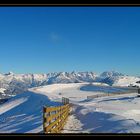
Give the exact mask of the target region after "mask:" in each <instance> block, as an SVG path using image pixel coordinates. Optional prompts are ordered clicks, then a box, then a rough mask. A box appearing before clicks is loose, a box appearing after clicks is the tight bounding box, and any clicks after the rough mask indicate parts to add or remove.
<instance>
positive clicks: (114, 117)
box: [0, 83, 140, 133]
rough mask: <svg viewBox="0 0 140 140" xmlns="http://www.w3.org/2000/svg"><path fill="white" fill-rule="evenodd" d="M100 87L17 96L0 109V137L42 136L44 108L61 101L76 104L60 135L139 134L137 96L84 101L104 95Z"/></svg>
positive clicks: (64, 87) (53, 88) (50, 88)
mask: <svg viewBox="0 0 140 140" xmlns="http://www.w3.org/2000/svg"><path fill="white" fill-rule="evenodd" d="M101 86H102V83H100V84H99V83H98V84H97V83H96V84H95V85H94V84H90V83H70V84H52V85H47V86H41V87H36V88H32V89H30V90H29V91H27V92H25V93H22V94H18V95H16V96H15V97H13V98H11V99H10V100H9V101H8V102H6V103H4V104H3V105H0V133H41V132H42V130H43V126H42V110H43V106H44V105H47V106H55V105H60V103H59V102H61V99H62V97H67V98H69V99H70V102H71V103H73V104H75V106H74V108H73V109H72V115H71V116H70V117H69V118H68V121H67V123H66V126H65V128H64V130H63V133H101V132H103V133H130V132H140V125H139V122H140V119H139V115H140V112H139V106H140V98H137V97H136V93H132V94H125V95H116V96H109V97H100V98H97V99H93V100H87V96H89V95H97V94H106V93H104V88H102V90H101ZM104 86H106V87H109V86H107V85H105V84H104ZM83 88H84V90H83ZM97 88H99V89H100V92H97V91H96V89H97ZM89 89H90V90H89ZM107 89H108V90H110V89H109V88H107ZM107 89H106V90H107ZM114 90H115V89H114ZM59 93H61V94H59ZM58 101H59V102H58Z"/></svg>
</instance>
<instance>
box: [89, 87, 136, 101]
mask: <svg viewBox="0 0 140 140" xmlns="http://www.w3.org/2000/svg"><path fill="white" fill-rule="evenodd" d="M134 92H137V90H136V89H134V90H129V91H124V92H114V93H104V94H98V95H91V96H87V99H93V98H98V97H106V96H114V95H122V94H129V93H134Z"/></svg>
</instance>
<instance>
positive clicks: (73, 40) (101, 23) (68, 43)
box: [0, 7, 140, 75]
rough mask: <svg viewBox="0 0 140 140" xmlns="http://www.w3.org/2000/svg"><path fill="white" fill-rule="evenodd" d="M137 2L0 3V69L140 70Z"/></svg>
mask: <svg viewBox="0 0 140 140" xmlns="http://www.w3.org/2000/svg"><path fill="white" fill-rule="evenodd" d="M139 61H140V7H0V72H1V73H5V72H8V71H13V72H15V73H48V72H59V71H68V72H71V71H73V70H75V71H94V72H96V73H101V72H103V71H106V70H116V71H119V72H122V73H124V74H129V75H140V63H139Z"/></svg>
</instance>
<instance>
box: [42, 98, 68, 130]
mask: <svg viewBox="0 0 140 140" xmlns="http://www.w3.org/2000/svg"><path fill="white" fill-rule="evenodd" d="M67 101H68V100H67ZM69 111H70V104H64V105H62V106H57V107H44V108H43V129H44V133H60V131H61V130H62V129H63V127H64V125H65V122H66V120H67V118H68V115H69Z"/></svg>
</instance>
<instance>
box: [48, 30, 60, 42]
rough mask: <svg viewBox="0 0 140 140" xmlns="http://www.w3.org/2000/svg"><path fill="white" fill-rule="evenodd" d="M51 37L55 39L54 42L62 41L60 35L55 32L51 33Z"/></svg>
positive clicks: (52, 39)
mask: <svg viewBox="0 0 140 140" xmlns="http://www.w3.org/2000/svg"><path fill="white" fill-rule="evenodd" d="M50 38H51V41H53V42H59V41H60V36H59V35H58V34H57V33H55V32H51V33H50Z"/></svg>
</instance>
